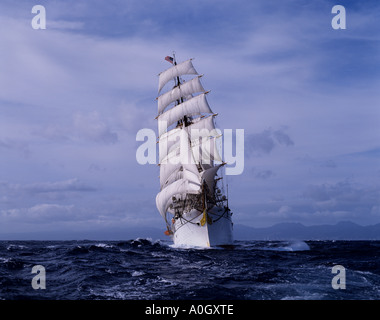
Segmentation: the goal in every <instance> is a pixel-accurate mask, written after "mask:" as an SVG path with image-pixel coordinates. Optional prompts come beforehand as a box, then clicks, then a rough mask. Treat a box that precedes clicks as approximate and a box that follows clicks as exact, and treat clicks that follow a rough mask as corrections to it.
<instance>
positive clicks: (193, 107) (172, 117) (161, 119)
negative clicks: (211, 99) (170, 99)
mask: <svg viewBox="0 0 380 320" xmlns="http://www.w3.org/2000/svg"><path fill="white" fill-rule="evenodd" d="M201 113H213V112H212V111H211V109H210V106H209V105H208V102H207V99H206V93H202V94H200V95H198V96H196V97H194V98H191V99H190V100H187V101H185V102H183V103H181V104H179V105H177V106H175V107H174V108H172V109H170V110H168V111H166V112H164V113H163V114H161V115H159V116H158V135H159V136H161V135H162V134H163V133H164V132H165V131H166V129H167V128H168V127H169V126H170V125H172V124H173V123H175V122H176V121H178V120H181V119H183V117H184V116H193V115H200V114H201Z"/></svg>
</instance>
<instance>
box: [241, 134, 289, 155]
mask: <svg viewBox="0 0 380 320" xmlns="http://www.w3.org/2000/svg"><path fill="white" fill-rule="evenodd" d="M285 130H286V129H285V128H281V129H279V130H276V131H273V130H272V129H266V130H264V131H262V132H260V133H254V134H249V135H247V138H246V144H245V147H246V151H247V154H248V155H252V154H253V155H261V154H269V153H270V152H271V151H272V150H273V149H274V148H275V147H276V146H278V145H284V146H293V145H294V142H293V140H292V139H291V138H290V136H289V135H288V134H287V133H286V132H285Z"/></svg>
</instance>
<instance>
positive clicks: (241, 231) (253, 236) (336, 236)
mask: <svg viewBox="0 0 380 320" xmlns="http://www.w3.org/2000/svg"><path fill="white" fill-rule="evenodd" d="M234 237H235V239H236V240H380V223H379V224H375V225H370V226H360V225H358V224H356V223H353V222H350V221H342V222H338V223H337V224H335V225H327V224H326V225H314V226H304V225H303V224H301V223H296V222H290V223H279V224H275V225H273V226H271V227H266V228H253V227H249V226H245V225H241V224H235V225H234ZM136 238H151V239H152V240H157V239H163V240H169V238H168V237H167V236H165V235H164V233H163V228H155V227H146V228H145V227H144V228H143V227H133V228H132V227H131V228H117V229H99V230H88V231H83V232H79V231H77V232H53V231H50V232H49V231H44V232H29V233H9V234H0V240H84V239H88V240H99V241H100V240H130V239H136Z"/></svg>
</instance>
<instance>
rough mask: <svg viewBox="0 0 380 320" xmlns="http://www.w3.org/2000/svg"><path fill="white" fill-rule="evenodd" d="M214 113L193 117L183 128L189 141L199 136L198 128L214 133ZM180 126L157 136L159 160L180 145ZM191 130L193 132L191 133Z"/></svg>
mask: <svg viewBox="0 0 380 320" xmlns="http://www.w3.org/2000/svg"><path fill="white" fill-rule="evenodd" d="M213 117H214V115H211V116H208V117H202V118H197V119H194V122H193V123H192V124H191V125H189V126H188V127H185V130H186V131H187V133H188V134H189V135H190V141H194V140H195V139H197V138H198V137H199V134H198V130H200V131H201V133H202V132H204V131H202V130H203V129H206V130H209V132H210V134H209V135H208V136H211V135H214V133H215V130H216V129H215V125H214V121H213ZM181 130H182V129H181V128H174V129H172V130H170V131H168V132H165V133H164V134H162V135H161V136H160V138H159V144H158V146H159V149H158V153H159V162H160V163H161V162H162V160H163V159H164V158H165V157H166V156H167V155H168V154H169V153H170V152H171V151H173V150H174V149H176V148H178V147H179V145H180V134H181ZM192 132H193V134H192Z"/></svg>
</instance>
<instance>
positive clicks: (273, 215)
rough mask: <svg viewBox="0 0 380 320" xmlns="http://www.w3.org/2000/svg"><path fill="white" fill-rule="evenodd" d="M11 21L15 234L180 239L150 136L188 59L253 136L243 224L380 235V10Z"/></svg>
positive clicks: (303, 5)
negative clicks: (152, 233) (144, 156)
mask: <svg viewBox="0 0 380 320" xmlns="http://www.w3.org/2000/svg"><path fill="white" fill-rule="evenodd" d="M35 4H41V5H44V6H45V8H46V15H47V29H46V30H34V29H32V27H31V20H32V18H33V14H32V13H31V9H32V7H33V6H34V5H35ZM335 4H341V5H344V6H345V8H346V15H347V29H346V30H334V29H332V27H331V19H332V18H333V16H334V15H333V14H331V8H332V7H333V6H334V5H335ZM0 21H1V23H2V25H3V31H2V32H1V33H0V48H1V50H0V70H1V72H0V88H1V89H0V155H1V157H0V235H1V234H5V233H20V234H21V233H24V232H38V233H41V234H43V233H44V232H53V233H54V232H55V233H56V234H62V235H64V234H65V233H69V232H72V231H77V232H79V233H80V232H83V234H84V233H85V232H87V231H89V230H99V238H101V237H102V232H103V231H104V230H112V229H113V228H121V229H122V228H125V229H126V230H127V228H130V227H136V228H138V227H144V226H148V227H162V228H164V223H163V221H162V219H161V217H160V215H159V213H158V211H157V209H156V207H155V195H156V193H157V192H158V189H159V181H158V174H159V172H158V167H157V166H156V165H144V166H142V165H139V164H138V163H137V161H136V157H135V154H136V149H137V147H138V146H139V144H140V143H139V142H136V133H137V131H138V130H139V129H141V128H152V129H154V130H156V122H155V120H154V117H155V116H156V112H157V111H156V110H157V105H156V102H155V100H154V99H155V98H156V95H157V81H158V79H157V74H158V73H159V72H161V71H162V70H164V69H166V68H168V63H167V62H166V61H164V59H163V58H164V57H165V56H166V55H169V54H171V52H172V51H173V50H174V51H176V54H177V58H178V60H180V61H182V60H186V59H188V58H195V60H194V65H195V68H196V69H197V71H198V72H199V73H202V74H204V75H205V76H204V77H203V78H202V82H203V85H204V87H205V88H207V89H208V90H211V93H210V94H209V96H208V100H209V103H210V105H211V108H212V109H213V111H214V112H218V113H219V116H218V118H217V124H218V126H219V127H220V128H221V129H244V130H245V169H244V172H243V174H242V175H238V176H226V177H225V180H226V182H228V184H229V195H230V206H231V207H232V210H233V211H234V213H235V214H234V222H235V223H238V224H245V225H249V226H254V227H264V226H270V225H273V224H275V223H280V222H301V223H303V224H305V225H313V224H333V223H336V222H338V221H341V220H350V221H353V222H356V223H359V224H361V225H367V224H375V223H380V200H379V199H380V183H379V181H380V165H379V159H380V155H379V153H380V108H379V102H380V99H379V98H380V91H379V89H378V88H379V87H380V86H379V85H380V68H379V65H380V61H379V60H380V58H379V57H380V55H379V53H380V52H379V49H380V23H379V21H380V5H379V3H378V2H377V1H341V2H339V3H336V2H335V1H306V0H286V1H279V0H276V1H274V0H273V1H267V0H265V1H264V0H262V1H234V2H232V1H220V0H219V1H82V0H80V1H39V2H38V3H34V2H33V1H17V3H16V2H14V1H7V0H2V1H1V4H0ZM126 237H128V235H126Z"/></svg>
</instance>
